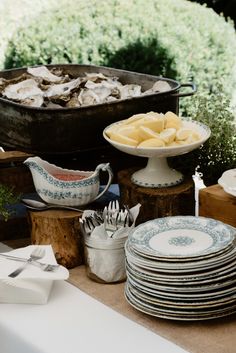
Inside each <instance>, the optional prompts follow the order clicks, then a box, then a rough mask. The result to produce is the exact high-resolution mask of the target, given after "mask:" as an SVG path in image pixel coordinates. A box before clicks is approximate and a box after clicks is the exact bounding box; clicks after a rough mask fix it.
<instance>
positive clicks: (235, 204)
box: [199, 184, 236, 227]
mask: <svg viewBox="0 0 236 353" xmlns="http://www.w3.org/2000/svg"><path fill="white" fill-rule="evenodd" d="M199 215H200V216H204V217H210V218H214V219H217V220H219V221H221V222H224V223H228V224H230V225H231V226H234V227H236V198H235V197H234V196H232V195H229V194H227V193H226V192H225V191H224V189H223V188H222V187H221V186H220V185H218V184H216V185H211V186H208V187H207V188H205V189H202V190H200V192H199Z"/></svg>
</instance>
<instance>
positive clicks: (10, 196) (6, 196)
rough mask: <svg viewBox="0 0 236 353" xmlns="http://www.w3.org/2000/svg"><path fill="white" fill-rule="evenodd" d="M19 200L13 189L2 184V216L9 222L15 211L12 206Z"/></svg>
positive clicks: (0, 212) (0, 195) (0, 191)
mask: <svg viewBox="0 0 236 353" xmlns="http://www.w3.org/2000/svg"><path fill="white" fill-rule="evenodd" d="M18 200H19V195H15V193H14V190H13V188H10V187H8V186H6V185H3V184H0V216H2V218H3V219H4V220H5V221H7V220H8V219H9V217H10V215H11V214H13V213H14V210H12V209H11V207H10V206H11V205H13V204H15V203H16V202H17V201H18Z"/></svg>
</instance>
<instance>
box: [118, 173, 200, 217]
mask: <svg viewBox="0 0 236 353" xmlns="http://www.w3.org/2000/svg"><path fill="white" fill-rule="evenodd" d="M135 171H136V170H135V169H134V168H130V169H126V170H121V171H119V172H118V184H119V187H120V199H121V203H122V204H126V205H128V206H129V207H133V206H135V205H136V204H137V203H140V204H141V205H142V206H141V208H140V213H139V216H138V219H137V224H140V223H143V222H146V221H148V220H151V219H155V218H161V217H167V216H178V215H194V205H195V204H194V185H193V181H192V179H191V178H186V179H185V180H184V181H183V182H182V183H181V184H179V185H176V186H171V187H166V188H146V187H142V186H138V185H136V184H134V183H133V182H132V181H131V176H132V174H133V173H134V172H135Z"/></svg>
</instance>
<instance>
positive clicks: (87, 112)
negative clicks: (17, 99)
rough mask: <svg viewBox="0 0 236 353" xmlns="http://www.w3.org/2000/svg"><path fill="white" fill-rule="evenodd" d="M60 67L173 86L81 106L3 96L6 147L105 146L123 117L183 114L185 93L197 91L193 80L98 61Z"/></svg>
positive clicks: (7, 73)
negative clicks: (37, 104) (39, 104)
mask: <svg viewBox="0 0 236 353" xmlns="http://www.w3.org/2000/svg"><path fill="white" fill-rule="evenodd" d="M47 67H48V68H52V67H60V68H63V69H64V70H65V71H66V72H68V73H69V74H71V75H72V76H75V77H77V76H80V75H84V73H85V72H102V73H103V74H105V75H107V76H116V77H119V80H120V81H121V82H122V83H123V84H128V83H136V84H139V85H141V86H142V89H143V90H147V89H149V88H151V87H152V86H153V84H154V83H155V82H156V81H157V80H164V81H167V82H168V83H169V84H170V86H171V89H170V90H169V91H166V92H161V93H154V94H149V95H145V96H141V97H135V98H131V99H126V100H118V101H115V102H109V103H103V104H96V105H91V106H86V107H78V108H61V109H60V108H59V109H48V108H34V107H28V106H25V105H20V104H18V103H14V102H10V101H8V100H6V99H3V98H0V145H1V146H3V147H6V148H8V149H17V150H21V151H25V152H30V153H35V154H64V153H74V152H79V151H83V150H89V149H94V148H99V147H102V146H104V145H106V144H107V142H106V141H105V140H104V139H103V136H102V131H103V129H104V128H105V127H106V126H107V125H109V124H111V123H113V122H116V121H118V120H121V119H126V118H128V117H130V116H131V115H133V114H136V113H146V112H148V111H151V110H152V111H156V112H162V113H165V112H166V111H168V110H171V111H173V112H176V113H178V109H179V97H184V96H190V95H192V94H194V93H195V92H196V87H195V85H194V84H193V83H185V84H180V83H179V82H177V81H174V80H171V79H168V78H163V77H157V76H152V75H146V74H140V73H136V72H130V71H124V70H118V69H112V68H108V67H101V66H93V65H70V64H68V65H48V66H47ZM24 72H26V68H20V69H12V70H4V71H1V72H0V77H4V78H6V79H11V78H14V77H17V76H20V75H21V74H23V73H24ZM182 87H191V91H190V92H188V93H179V90H180V88H182Z"/></svg>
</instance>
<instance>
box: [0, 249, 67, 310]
mask: <svg viewBox="0 0 236 353" xmlns="http://www.w3.org/2000/svg"><path fill="white" fill-rule="evenodd" d="M36 246H38V245H29V246H27V247H24V248H20V249H16V250H12V251H9V252H4V254H8V255H12V256H17V257H24V258H29V257H30V254H31V253H32V251H33V249H34V248H35V247H36ZM40 247H43V248H44V249H45V256H44V257H43V258H42V259H41V260H40V262H42V263H49V264H52V265H55V264H57V262H56V259H55V256H54V253H53V250H52V247H51V245H40ZM23 264H24V263H23V262H19V261H15V260H9V259H7V258H4V257H1V256H0V302H1V303H15V304H16V303H21V304H22V303H24V304H26V303H28V304H45V303H47V301H48V297H49V295H50V291H51V288H52V285H53V282H54V281H55V280H65V279H67V278H68V277H69V271H68V270H67V269H66V268H65V267H63V266H59V267H58V269H56V270H55V271H50V272H48V271H43V270H42V269H40V268H39V267H36V266H34V265H31V264H27V266H26V268H25V269H24V270H23V271H22V272H21V273H20V274H19V275H18V276H17V277H16V278H10V277H8V275H9V274H10V273H11V272H13V271H14V270H15V269H16V268H18V267H19V266H21V265H23Z"/></svg>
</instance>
